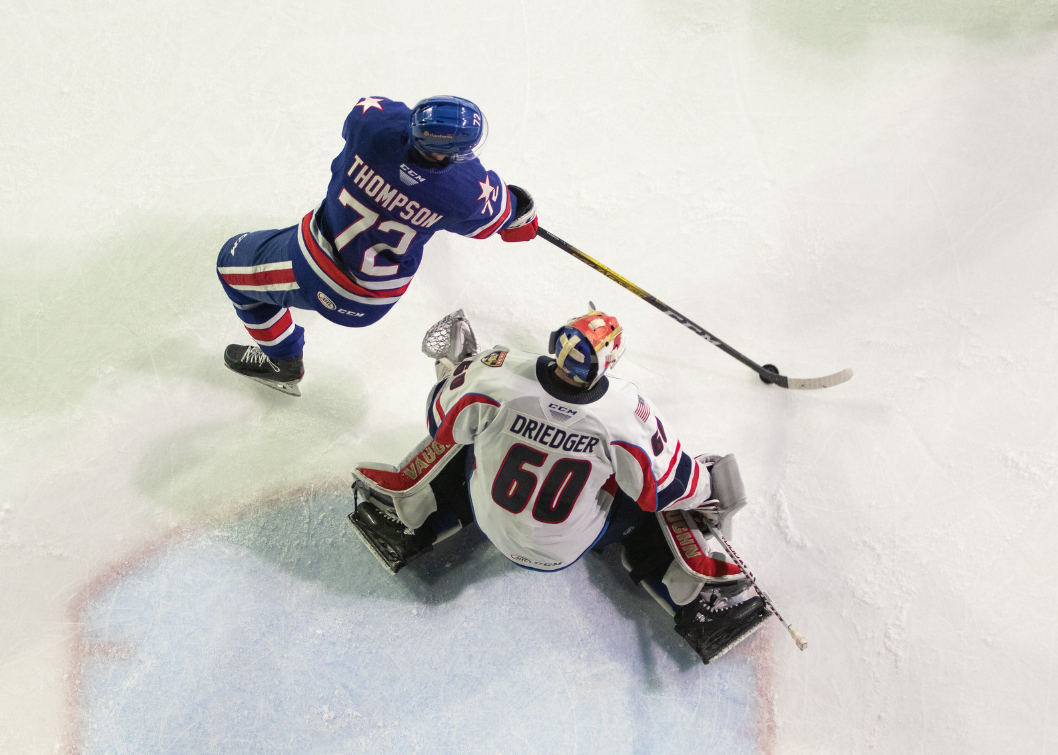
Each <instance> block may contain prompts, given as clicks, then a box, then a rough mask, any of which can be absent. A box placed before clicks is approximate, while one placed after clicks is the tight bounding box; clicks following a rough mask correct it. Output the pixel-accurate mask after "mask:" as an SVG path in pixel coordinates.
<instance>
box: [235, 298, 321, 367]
mask: <svg viewBox="0 0 1058 755" xmlns="http://www.w3.org/2000/svg"><path fill="white" fill-rule="evenodd" d="M235 311H236V312H237V313H238V315H239V319H240V320H242V323H243V325H244V326H245V327H246V332H248V333H249V334H250V337H251V338H253V340H254V342H255V343H256V344H257V345H258V346H260V347H261V351H263V352H264V353H265V354H266V355H267V356H268V357H269V358H271V359H290V358H292V357H299V356H301V354H302V352H303V351H304V350H305V329H304V328H302V327H301V326H300V325H295V324H294V319H293V318H292V317H291V316H290V309H289V308H287V307H279V306H276V305H275V304H266V303H264V302H259V303H257V304H254V305H250V306H245V305H238V304H236V305H235Z"/></svg>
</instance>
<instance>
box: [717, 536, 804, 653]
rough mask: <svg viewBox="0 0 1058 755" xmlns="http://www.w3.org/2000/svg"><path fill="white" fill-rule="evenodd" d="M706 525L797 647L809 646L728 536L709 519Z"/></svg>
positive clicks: (801, 648)
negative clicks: (758, 582)
mask: <svg viewBox="0 0 1058 755" xmlns="http://www.w3.org/2000/svg"><path fill="white" fill-rule="evenodd" d="M705 525H706V526H707V527H708V528H709V532H711V533H712V534H713V535H714V536H715V537H716V539H717V540H719V541H720V544H721V545H723V546H724V550H725V551H727V555H729V556H731V559H732V560H733V561H734V562H735V563H736V564H737V565H738V568H739V569H741V570H742V573H743V574H745V575H746V577H748V578H749V583H750V584H751V585H753V589H754V590H756V591H757V595H759V596H760V599H761V600H763V601H764V606H765V607H766V608H767V609H768V610H769V611H771V612H772V613H773V614H775V618H777V619H778V620H779V621H780V622H781V623H782V625H783V626H784V627H786V631H787V632H789V633H790V636H791V637H793V641H794V642H796V643H797V649H798V650H804V649H805V648H807V647H808V640H806V639H805V638H804V635H802V634H801V633H800V632H798V631H797V630H796V629H794V628H793V627H792V626H791V625H790V624H787V623H786V619H784V618H783V617H782V614H781V613H779V610H778V609H777V608H776V607H775V604H774V603H772V602H771V598H770V597H768V593H766V592H764V589H763V588H762V587H761V586H760V585H758V584H757V578H756V577H754V576H753V572H751V571H750V570H749V567H748V566H746V562H745V561H743V560H742V559H741V558H739V556H738V554H737V553H735V549H734V548H732V547H731V543H729V542H727V538H726V537H724V536H723V534H722V533H721V532H720V529H719V528H718V527H714V526H713V525H712V524H710V523H709V520H708V519H706V520H705Z"/></svg>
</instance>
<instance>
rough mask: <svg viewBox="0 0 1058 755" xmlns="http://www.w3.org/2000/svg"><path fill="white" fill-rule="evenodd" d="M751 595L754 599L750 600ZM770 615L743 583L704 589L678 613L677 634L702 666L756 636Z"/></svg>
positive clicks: (758, 598)
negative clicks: (698, 657) (696, 655)
mask: <svg viewBox="0 0 1058 755" xmlns="http://www.w3.org/2000/svg"><path fill="white" fill-rule="evenodd" d="M747 593H749V594H751V595H752V597H749V598H747V597H746V594H747ZM769 616H771V611H769V610H768V609H767V608H766V607H765V605H764V601H763V600H761V599H760V596H759V595H757V594H756V593H755V592H753V590H752V588H750V587H749V586H748V584H747V583H746V582H744V581H738V582H734V583H732V584H730V585H723V586H721V587H714V588H709V587H707V588H705V589H704V590H702V592H701V593H700V594H699V595H698V597H697V598H695V600H694V602H693V603H690V604H689V605H686V606H684V607H683V608H681V609H679V610H678V611H677V612H676V633H677V634H679V635H680V636H681V637H683V638H684V639H685V640H687V642H688V644H689V645H690V646H691V647H692V648H694V651H695V652H696V653H698V655H700V656H701V657H702V662H703V663H709V662H710V661H712V660H714V659H716V658H719V657H720V656H722V655H723V654H724V653H726V652H727V651H728V650H730V649H731V648H733V647H734V646H735V645H737V644H738V643H739V642H741V641H742V640H744V639H746V638H747V637H749V636H750V635H751V634H753V633H754V632H755V631H756V630H757V629H758V628H759V627H760V625H761V624H763V623H764V621H765V620H766V619H767V618H768V617H769Z"/></svg>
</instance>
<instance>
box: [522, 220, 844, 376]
mask: <svg viewBox="0 0 1058 755" xmlns="http://www.w3.org/2000/svg"><path fill="white" fill-rule="evenodd" d="M536 235H537V236H541V237H542V238H544V239H545V240H547V241H550V242H551V243H552V244H554V245H555V246H557V247H558V248H559V249H561V250H562V251H564V252H567V253H568V254H570V255H572V256H573V257H576V258H577V259H579V260H580V261H581V262H583V263H584V264H585V265H587V266H588V267H591V268H593V269H595V270H598V271H599V272H600V273H602V274H603V275H605V276H606V277H607V278H609V279H610V280H612V281H613V282H614V283H617V284H619V285H621V286H623V287H624V288H626V289H628V290H629V291H631V292H632V293H633V294H635V295H636V296H638V297H639V298H640V299H642V300H643V301H645V302H647V303H648V304H651V305H652V306H654V307H655V308H657V309H660V310H661V311H662V312H664V313H665V314H667V315H668V316H669V317H671V318H672V319H673V320H675V321H676V322H678V323H680V324H681V325H686V326H687V327H688V328H689V329H690V330H691V331H692V332H694V333H695V334H697V335H699V336H701V337H702V338H704V339H705V340H706V341H708V342H709V343H711V344H713V346H716V347H717V348H719V349H720V350H721V351H724V352H726V353H728V354H730V355H731V356H733V357H734V358H735V359H737V360H738V361H740V362H742V364H744V365H746V366H747V367H749V368H750V369H751V370H753V371H755V372H756V373H757V375H759V376H760V379H761V380H763V381H764V382H765V383H771V384H773V385H777V386H779V387H780V388H796V389H800V390H812V389H815V388H830V387H831V386H834V385H839V384H840V383H844V382H845V381H847V380H849V379H851V378H852V370H851V369H848V368H846V369H844V370H841V371H840V372H835V373H834V374H833V375H826V376H824V377H817V378H792V377H787V376H786V375H781V374H779V370H778V368H776V367H775V366H774V365H771V364H765V365H759V364H757V363H756V362H754V361H753V360H752V359H750V358H749V357H747V356H745V355H744V354H742V353H741V352H738V351H736V350H735V349H733V348H731V347H730V346H728V345H727V344H726V343H724V342H723V341H721V340H720V339H719V338H717V337H716V336H714V335H713V334H712V333H710V332H709V331H707V330H706V329H705V328H703V327H702V326H701V325H698V324H697V323H695V322H692V321H691V320H690V319H688V318H687V317H684V316H683V315H681V314H680V313H679V312H677V311H676V310H675V309H673V308H672V307H670V306H669V305H668V304H665V303H664V302H663V301H661V300H660V299H658V298H656V297H654V296H651V295H650V294H649V293H647V292H646V291H644V290H643V289H641V288H640V287H639V286H637V285H636V284H634V283H632V282H631V281H630V280H628V279H626V278H624V277H622V276H620V275H618V274H617V273H615V272H614V271H613V270H611V269H610V268H608V267H606V265H604V264H602V263H601V262H598V261H596V260H594V259H592V258H591V257H589V256H588V255H586V254H585V253H584V252H582V251H581V250H579V249H577V248H576V247H575V246H573V245H571V244H568V243H566V242H565V241H563V240H562V239H560V238H559V237H558V236H556V235H555V234H553V233H551V232H550V231H546V230H544V229H543V228H538V229H537V231H536Z"/></svg>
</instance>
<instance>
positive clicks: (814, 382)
mask: <svg viewBox="0 0 1058 755" xmlns="http://www.w3.org/2000/svg"><path fill="white" fill-rule="evenodd" d="M849 380H852V370H851V369H849V368H847V367H846V368H845V369H844V370H842V371H841V372H835V373H834V374H833V375H827V376H825V377H817V378H786V385H784V386H783V387H784V388H793V389H796V390H800V391H814V390H817V389H819V388H831V387H833V386H835V385H841V384H842V383H845V382H848V381H849Z"/></svg>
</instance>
